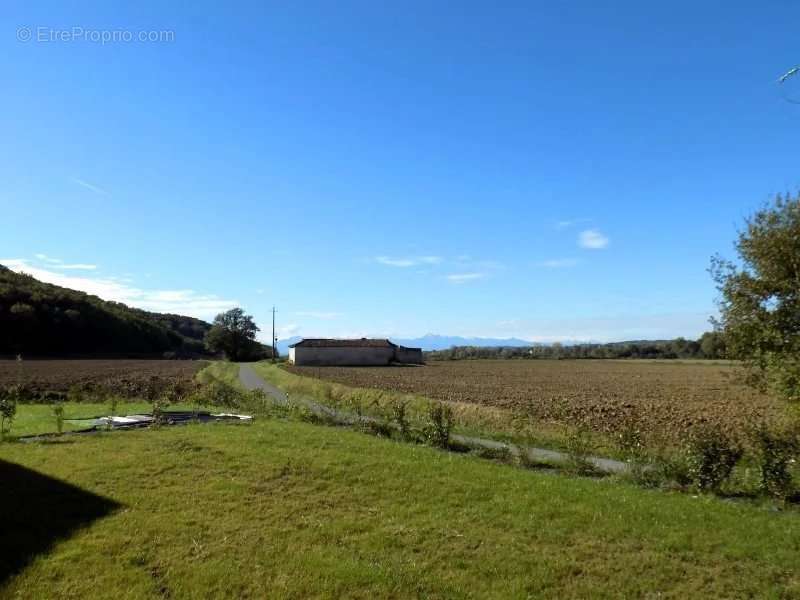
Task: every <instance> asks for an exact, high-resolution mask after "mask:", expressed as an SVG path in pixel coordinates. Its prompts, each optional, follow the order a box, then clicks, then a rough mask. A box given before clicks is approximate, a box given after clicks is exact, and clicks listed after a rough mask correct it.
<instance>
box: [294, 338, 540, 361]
mask: <svg viewBox="0 0 800 600" xmlns="http://www.w3.org/2000/svg"><path fill="white" fill-rule="evenodd" d="M375 337H380V336H375ZM302 339H303V338H302V337H300V336H294V337H290V338H286V339H285V340H278V352H279V353H280V354H281V355H282V356H286V355H287V354H288V353H289V346H290V345H291V344H295V343H297V342H299V341H300V340H302ZM389 339H391V340H392V341H393V342H394V343H395V344H400V345H401V346H409V347H411V348H422V349H423V350H426V351H428V350H446V349H447V348H451V347H453V346H481V347H487V346H513V347H520V346H522V347H527V346H537V345H539V344H537V343H535V342H529V341H526V340H521V339H518V338H478V337H474V338H465V337H458V336H446V335H436V334H433V333H429V334H427V335H424V336H422V337H419V338H389Z"/></svg>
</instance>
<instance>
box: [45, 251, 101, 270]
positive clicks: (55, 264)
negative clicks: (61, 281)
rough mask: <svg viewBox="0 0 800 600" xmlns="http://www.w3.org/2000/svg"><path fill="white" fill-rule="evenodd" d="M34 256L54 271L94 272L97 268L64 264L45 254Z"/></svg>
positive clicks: (87, 265) (82, 264) (81, 264)
mask: <svg viewBox="0 0 800 600" xmlns="http://www.w3.org/2000/svg"><path fill="white" fill-rule="evenodd" d="M34 256H35V257H36V258H37V259H39V260H40V261H42V262H46V263H48V264H49V265H50V266H51V267H52V268H54V269H70V270H80V271H94V270H95V269H96V268H97V265H90V264H85V263H76V264H71V265H70V264H64V261H63V260H61V259H60V258H53V257H52V256H48V255H47V254H42V253H41V252H40V253H38V254H34Z"/></svg>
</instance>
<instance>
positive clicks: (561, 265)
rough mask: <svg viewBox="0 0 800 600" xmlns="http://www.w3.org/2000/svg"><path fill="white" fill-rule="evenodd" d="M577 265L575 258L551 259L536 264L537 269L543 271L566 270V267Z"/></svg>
mask: <svg viewBox="0 0 800 600" xmlns="http://www.w3.org/2000/svg"><path fill="white" fill-rule="evenodd" d="M577 264H578V260H577V259H575V258H551V259H550V260H543V261H541V262H538V263H536V266H537V267H541V268H543V269H566V268H567V267H574V266H575V265H577Z"/></svg>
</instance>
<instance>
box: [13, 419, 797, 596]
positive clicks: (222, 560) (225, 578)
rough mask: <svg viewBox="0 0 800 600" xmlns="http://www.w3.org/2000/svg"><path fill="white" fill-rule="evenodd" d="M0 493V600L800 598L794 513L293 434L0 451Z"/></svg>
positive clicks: (233, 432)
mask: <svg viewBox="0 0 800 600" xmlns="http://www.w3.org/2000/svg"><path fill="white" fill-rule="evenodd" d="M3 461H7V462H3ZM10 465H19V466H20V467H24V468H17V467H15V466H13V467H12V466H10ZM0 476H2V477H3V478H4V480H3V481H0V488H2V493H0V509H2V515H3V525H2V529H0V531H2V532H3V534H2V544H0V597H21V598H110V597H111V598H149V597H159V596H161V597H172V598H208V597H229V598H282V597H294V598H300V597H302V598H307V597H325V598H341V597H348V598H376V597H395V598H405V597H424V598H467V597H481V598H484V597H491V598H525V597H531V596H533V597H536V596H545V597H623V596H626V597H630V596H652V597H680V598H685V597H712V596H713V597H745V596H752V597H765V596H766V597H768V596H772V597H800V561H798V558H799V557H800V516H798V515H797V513H795V512H786V513H779V512H778V513H776V512H770V511H768V510H765V509H761V508H758V507H755V506H753V505H750V504H741V503H733V502H725V501H721V500H718V499H714V498H709V497H692V496H690V495H685V494H671V493H663V492H653V491H647V490H642V489H639V488H636V487H633V486H628V485H625V484H620V483H619V482H614V481H609V480H594V479H580V478H569V477H565V476H561V475H557V474H551V473H543V472H536V471H524V470H521V469H518V468H513V467H509V466H504V465H498V464H496V463H492V462H488V461H483V460H480V459H477V458H475V457H471V456H465V455H457V454H448V453H443V452H439V451H436V450H433V449H430V448H427V447H422V446H413V445H404V444H399V443H395V442H392V441H388V440H383V439H378V438H373V437H370V436H367V435H364V434H360V433H357V432H354V431H350V430H344V429H336V428H329V427H319V426H314V425H310V424H306V423H300V422H294V421H282V420H261V421H258V422H256V423H255V424H253V425H249V426H248V425H238V426H236V425H222V424H210V425H190V426H185V427H164V428H161V429H158V430H138V431H130V432H113V433H102V434H99V435H93V436H86V437H74V436H71V437H69V438H62V440H61V441H55V442H50V443H34V444H22V443H6V444H0ZM44 476H46V477H47V478H45V477H44ZM50 478H52V479H50ZM31 482H34V483H31ZM65 484H70V485H71V486H74V487H68V486H66V485H65ZM81 507H83V508H81ZM59 536H60V539H56V538H59ZM19 547H24V548H26V549H27V550H26V552H32V553H33V557H32V560H31V561H30V562H29V563H28V564H27V565H26V566H24V568H23V569H22V571H21V572H20V573H19V574H17V575H12V574H11V569H12V567H10V566H9V565H13V564H17V565H18V566H17V568H19V560H20V551H19ZM14 561H17V562H16V563H15V562H14Z"/></svg>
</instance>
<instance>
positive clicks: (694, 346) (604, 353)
mask: <svg viewBox="0 0 800 600" xmlns="http://www.w3.org/2000/svg"><path fill="white" fill-rule="evenodd" d="M425 357H426V358H427V359H428V360H469V359H478V358H484V359H492V358H494V359H500V358H502V359H544V358H547V359H579V358H656V359H676V358H684V359H704V358H706V359H720V358H726V353H725V340H724V336H723V335H722V334H721V333H719V332H716V331H709V332H707V333H704V334H703V335H702V336H701V337H700V339H697V340H687V339H684V338H680V337H679V338H676V339H674V340H657V341H630V342H613V343H608V344H570V345H565V344H560V343H554V344H537V345H533V346H520V347H516V346H491V347H483V346H454V347H453V348H448V349H447V350H435V351H431V352H426V353H425Z"/></svg>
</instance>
